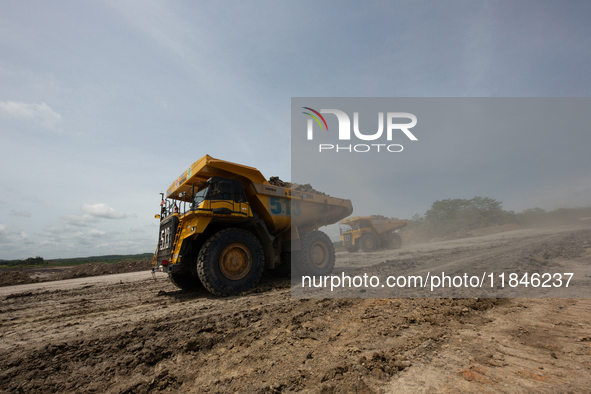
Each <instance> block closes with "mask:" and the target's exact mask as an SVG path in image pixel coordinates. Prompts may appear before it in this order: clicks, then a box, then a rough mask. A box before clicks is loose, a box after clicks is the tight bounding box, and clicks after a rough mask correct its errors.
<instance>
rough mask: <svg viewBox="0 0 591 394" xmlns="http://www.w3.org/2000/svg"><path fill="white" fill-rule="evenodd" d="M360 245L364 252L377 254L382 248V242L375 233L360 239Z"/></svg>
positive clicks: (364, 235)
mask: <svg viewBox="0 0 591 394" xmlns="http://www.w3.org/2000/svg"><path fill="white" fill-rule="evenodd" d="M359 244H360V245H361V249H363V251H364V252H367V253H371V252H375V251H376V250H377V249H378V246H380V240H379V239H378V237H377V236H376V235H375V234H374V233H366V234H363V235H362V236H361V239H359Z"/></svg>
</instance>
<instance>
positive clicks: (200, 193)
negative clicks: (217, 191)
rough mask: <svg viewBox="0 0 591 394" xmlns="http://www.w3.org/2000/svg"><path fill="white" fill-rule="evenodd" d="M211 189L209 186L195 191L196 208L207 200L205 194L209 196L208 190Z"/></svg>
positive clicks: (194, 201) (194, 202)
mask: <svg viewBox="0 0 591 394" xmlns="http://www.w3.org/2000/svg"><path fill="white" fill-rule="evenodd" d="M208 190H209V186H208V187H205V188H203V189H201V190H199V191H198V192H197V193H195V197H193V204H194V206H195V208H198V207H199V205H201V203H202V202H203V201H204V200H205V196H207V191H208Z"/></svg>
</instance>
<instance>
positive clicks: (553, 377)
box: [0, 227, 591, 393]
mask: <svg viewBox="0 0 591 394" xmlns="http://www.w3.org/2000/svg"><path fill="white" fill-rule="evenodd" d="M516 246H517V247H516ZM544 250H545V251H546V252H544ZM538 254H539V255H540V256H541V257H539V258H541V259H544V261H545V263H547V264H550V265H551V266H555V265H560V264H565V262H570V263H572V264H575V265H578V266H581V265H584V264H588V265H589V264H591V229H589V228H580V227H570V228H554V229H541V230H540V229H537V230H520V231H514V232H506V233H502V234H496V235H493V236H487V237H480V238H470V239H466V240H458V241H451V242H442V243H436V244H425V245H415V246H408V247H406V248H403V249H400V250H395V251H384V252H380V253H376V254H372V255H369V254H363V253H357V254H352V255H349V254H347V253H344V254H341V253H339V254H338V255H337V261H339V262H341V263H343V264H341V266H346V267H352V266H356V265H357V266H358V267H364V266H371V265H379V264H382V263H384V262H385V261H400V262H401V263H403V262H406V263H412V262H415V265H416V267H418V269H420V267H421V262H424V261H427V260H428V261H432V262H436V263H437V264H440V265H441V266H444V267H449V266H453V263H454V261H459V260H461V261H462V264H469V263H470V262H471V263H474V264H485V263H486V261H487V259H492V258H493V257H490V256H504V258H508V256H511V255H513V256H517V257H518V258H525V257H527V256H532V255H535V256H537V255H538ZM470 256H472V261H471V260H470ZM487 256H489V257H487ZM524 256H525V257H524ZM454 259H456V260H454ZM0 299H1V300H2V301H1V304H0V325H1V328H2V329H1V332H0V335H1V339H2V340H1V341H0V392H11V393H12V392H15V393H36V392H48V393H49V392H73V393H88V392H96V393H103V392H108V393H148V392H174V393H176V392H190V393H291V392H301V393H400V392H408V393H446V392H450V393H457V392H466V393H499V392H501V393H538V392H547V393H555V392H565V393H581V392H591V378H590V377H589V376H591V374H590V369H591V329H590V327H591V325H590V323H591V302H590V300H589V299H482V298H480V299H475V298H468V299H449V298H446V299H375V298H367V299H293V298H291V293H290V284H289V281H286V280H283V281H282V280H270V279H264V280H263V281H262V283H261V284H260V285H259V286H258V287H257V288H256V289H254V290H252V291H250V292H248V293H246V294H243V295H241V296H237V297H229V298H217V297H213V296H211V295H209V293H207V292H205V291H200V292H194V293H182V292H180V291H177V290H176V288H175V287H173V285H172V284H170V283H169V282H168V281H167V280H166V279H164V277H163V276H159V277H158V280H156V281H154V280H153V279H152V278H151V276H150V274H149V273H147V272H137V273H130V274H119V275H113V276H100V277H92V278H81V279H75V280H66V281H59V282H48V283H40V284H28V285H22V286H10V287H3V288H0Z"/></svg>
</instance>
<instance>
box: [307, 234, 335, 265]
mask: <svg viewBox="0 0 591 394" xmlns="http://www.w3.org/2000/svg"><path fill="white" fill-rule="evenodd" d="M300 242H301V245H302V256H301V270H302V271H303V272H302V274H304V275H313V276H319V275H328V274H330V273H331V272H332V270H333V268H334V261H335V257H334V246H333V245H332V241H331V240H330V238H328V235H326V234H324V233H323V232H322V231H312V232H309V233H304V234H302V236H301V238H300Z"/></svg>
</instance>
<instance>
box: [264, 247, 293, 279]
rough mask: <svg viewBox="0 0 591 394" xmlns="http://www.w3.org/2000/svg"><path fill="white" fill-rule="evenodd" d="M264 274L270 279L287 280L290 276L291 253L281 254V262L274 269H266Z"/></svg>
mask: <svg viewBox="0 0 591 394" xmlns="http://www.w3.org/2000/svg"><path fill="white" fill-rule="evenodd" d="M265 273H266V274H267V275H268V276H270V277H272V278H287V277H288V276H290V275H291V252H283V253H281V262H280V263H279V264H278V265H275V268H273V269H268V270H266V271H265Z"/></svg>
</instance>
